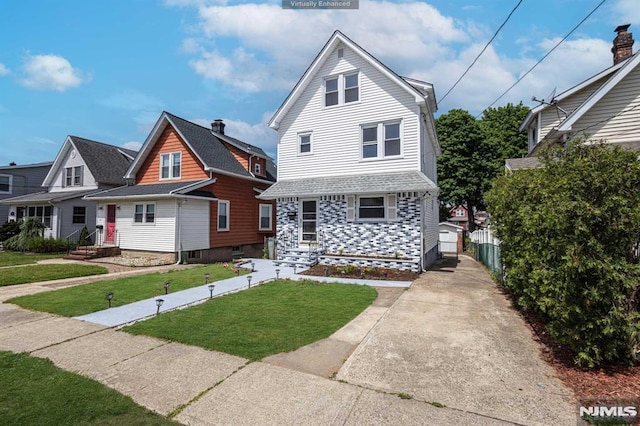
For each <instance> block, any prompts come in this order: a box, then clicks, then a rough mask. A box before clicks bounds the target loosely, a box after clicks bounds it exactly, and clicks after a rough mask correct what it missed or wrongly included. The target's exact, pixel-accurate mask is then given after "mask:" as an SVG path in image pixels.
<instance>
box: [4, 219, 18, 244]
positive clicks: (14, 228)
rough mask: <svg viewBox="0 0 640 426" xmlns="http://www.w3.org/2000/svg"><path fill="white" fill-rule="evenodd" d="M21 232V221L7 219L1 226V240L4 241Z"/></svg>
mask: <svg viewBox="0 0 640 426" xmlns="http://www.w3.org/2000/svg"><path fill="white" fill-rule="evenodd" d="M19 233H20V222H18V221H15V220H10V221H7V222H6V223H5V224H4V225H2V226H0V242H3V241H5V240H7V239H9V238H11V237H13V236H15V235H18V234H19Z"/></svg>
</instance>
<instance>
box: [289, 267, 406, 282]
mask: <svg viewBox="0 0 640 426" xmlns="http://www.w3.org/2000/svg"><path fill="white" fill-rule="evenodd" d="M302 274H303V275H313V276H316V277H333V278H358V279H365V280H386V281H413V280H415V279H416V278H418V276H419V274H416V273H415V272H411V271H400V270H397V269H392V268H371V267H365V268H360V267H354V266H329V265H316V266H313V267H311V268H309V269H307V270H306V271H304V272H302Z"/></svg>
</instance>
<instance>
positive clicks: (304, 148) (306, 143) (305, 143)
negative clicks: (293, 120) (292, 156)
mask: <svg viewBox="0 0 640 426" xmlns="http://www.w3.org/2000/svg"><path fill="white" fill-rule="evenodd" d="M298 147H299V148H298V152H299V153H300V154H311V152H312V151H311V133H301V134H299V135H298Z"/></svg>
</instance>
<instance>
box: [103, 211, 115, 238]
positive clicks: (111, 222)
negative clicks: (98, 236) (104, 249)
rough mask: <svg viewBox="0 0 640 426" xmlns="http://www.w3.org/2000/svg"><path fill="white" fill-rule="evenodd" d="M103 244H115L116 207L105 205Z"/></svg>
mask: <svg viewBox="0 0 640 426" xmlns="http://www.w3.org/2000/svg"><path fill="white" fill-rule="evenodd" d="M104 242H105V243H109V244H114V243H115V242H116V205H115V204H107V235H106V237H105V239H104Z"/></svg>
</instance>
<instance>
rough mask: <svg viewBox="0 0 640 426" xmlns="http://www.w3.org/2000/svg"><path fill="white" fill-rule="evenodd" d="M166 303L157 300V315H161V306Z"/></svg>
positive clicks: (162, 300)
mask: <svg viewBox="0 0 640 426" xmlns="http://www.w3.org/2000/svg"><path fill="white" fill-rule="evenodd" d="M163 303H164V299H156V306H157V307H158V309H157V310H156V315H158V314H159V313H160V306H162V304H163Z"/></svg>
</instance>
